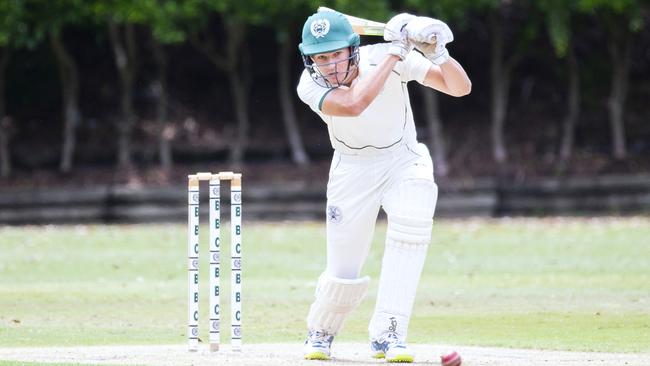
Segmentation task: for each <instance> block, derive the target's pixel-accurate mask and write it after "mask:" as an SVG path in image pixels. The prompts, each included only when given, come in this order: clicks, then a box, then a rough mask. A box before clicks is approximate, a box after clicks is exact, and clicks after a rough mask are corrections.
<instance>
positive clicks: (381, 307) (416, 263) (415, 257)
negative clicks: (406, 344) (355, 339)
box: [368, 238, 429, 341]
mask: <svg viewBox="0 0 650 366" xmlns="http://www.w3.org/2000/svg"><path fill="white" fill-rule="evenodd" d="M428 248H429V246H428V245H426V244H407V243H399V242H396V241H395V240H393V239H391V238H387V239H386V249H385V251H384V258H383V261H382V266H381V278H380V280H379V290H378V291H377V304H376V307H375V312H374V314H373V316H372V319H371V321H370V326H369V327H368V332H369V335H370V339H376V338H378V337H379V336H381V335H382V334H383V333H385V332H388V331H390V332H395V333H397V336H398V337H399V338H400V340H402V341H404V340H406V334H407V330H408V324H409V320H410V318H411V310H412V309H413V302H414V300H415V294H416V292H417V287H418V283H419V281H420V274H421V273H422V267H423V265H424V260H425V258H426V256H427V249H428Z"/></svg>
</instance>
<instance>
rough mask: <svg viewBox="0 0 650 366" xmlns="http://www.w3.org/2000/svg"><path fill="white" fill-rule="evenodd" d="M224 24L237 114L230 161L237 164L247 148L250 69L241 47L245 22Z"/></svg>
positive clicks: (241, 159)
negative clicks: (226, 32)
mask: <svg viewBox="0 0 650 366" xmlns="http://www.w3.org/2000/svg"><path fill="white" fill-rule="evenodd" d="M225 24H226V27H227V31H228V45H227V49H228V65H229V69H230V70H229V74H230V90H231V92H232V96H233V100H234V102H235V115H236V116H237V133H236V136H235V141H234V143H233V144H231V145H230V162H231V163H233V164H234V165H235V166H238V165H240V164H241V163H242V161H243V160H244V154H245V153H246V149H247V148H248V129H249V125H250V119H249V114H248V95H249V89H250V88H249V84H250V71H249V68H248V67H247V66H248V59H247V56H248V55H247V54H246V52H245V50H244V47H243V46H244V38H245V34H246V29H245V24H244V23H242V22H240V21H238V20H226V21H225Z"/></svg>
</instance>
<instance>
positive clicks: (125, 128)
mask: <svg viewBox="0 0 650 366" xmlns="http://www.w3.org/2000/svg"><path fill="white" fill-rule="evenodd" d="M108 30H109V32H108V33H109V38H110V40H111V45H112V47H113V54H114V56H115V65H116V67H117V71H118V74H119V79H120V110H121V116H120V120H119V121H118V123H117V131H118V138H117V161H118V166H119V167H120V168H128V167H131V165H132V151H131V135H132V133H133V125H134V121H135V113H134V111H133V84H134V82H135V72H136V66H135V65H136V59H135V58H136V55H135V35H134V29H133V24H128V23H127V24H125V25H122V26H120V25H119V24H117V23H116V22H115V21H113V20H110V21H109V22H108Z"/></svg>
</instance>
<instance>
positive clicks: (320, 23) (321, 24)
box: [309, 19, 330, 38]
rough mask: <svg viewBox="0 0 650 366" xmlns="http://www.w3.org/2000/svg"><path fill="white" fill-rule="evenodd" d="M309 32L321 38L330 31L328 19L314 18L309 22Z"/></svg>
mask: <svg viewBox="0 0 650 366" xmlns="http://www.w3.org/2000/svg"><path fill="white" fill-rule="evenodd" d="M309 28H310V29H311V34H312V35H313V36H314V37H316V38H323V37H325V35H326V34H327V33H329V31H330V21H329V20H327V19H316V20H314V21H313V22H311V27H309Z"/></svg>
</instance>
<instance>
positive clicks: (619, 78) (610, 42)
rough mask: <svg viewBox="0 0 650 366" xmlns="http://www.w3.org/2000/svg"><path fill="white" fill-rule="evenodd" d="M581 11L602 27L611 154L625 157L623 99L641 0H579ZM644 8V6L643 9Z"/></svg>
mask: <svg viewBox="0 0 650 366" xmlns="http://www.w3.org/2000/svg"><path fill="white" fill-rule="evenodd" d="M579 5H580V7H581V9H582V10H584V11H587V12H590V13H592V14H595V15H596V16H597V17H598V19H599V22H600V23H601V24H603V26H604V27H605V30H606V33H607V36H608V39H607V49H608V51H609V56H610V62H611V69H612V81H611V86H610V94H609V98H608V100H607V110H608V112H609V123H610V128H611V139H612V142H611V144H612V155H613V157H614V158H615V159H619V160H621V159H625V157H626V156H627V148H626V143H625V102H626V98H627V92H628V89H629V74H630V67H631V63H632V52H633V47H632V45H633V40H634V34H636V33H638V32H640V31H641V30H642V29H643V28H644V18H643V11H644V9H645V11H647V7H648V6H647V4H645V5H642V0H580V2H579ZM644 7H645V8H644Z"/></svg>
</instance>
